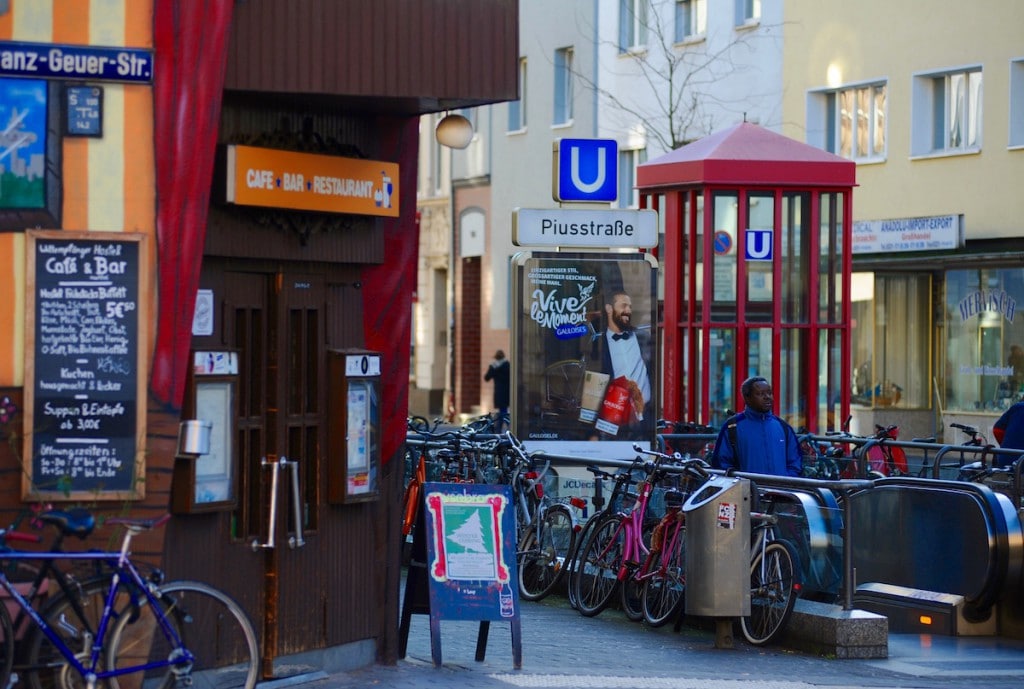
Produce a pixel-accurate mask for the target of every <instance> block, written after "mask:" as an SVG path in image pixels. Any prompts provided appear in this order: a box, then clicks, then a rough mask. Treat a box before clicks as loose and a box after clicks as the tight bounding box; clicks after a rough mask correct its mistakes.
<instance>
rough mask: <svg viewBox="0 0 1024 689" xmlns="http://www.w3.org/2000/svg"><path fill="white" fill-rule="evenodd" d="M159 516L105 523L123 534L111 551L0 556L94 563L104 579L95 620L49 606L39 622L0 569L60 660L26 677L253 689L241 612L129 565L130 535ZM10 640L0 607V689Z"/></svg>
mask: <svg viewBox="0 0 1024 689" xmlns="http://www.w3.org/2000/svg"><path fill="white" fill-rule="evenodd" d="M167 519H169V515H166V516H164V517H161V518H160V519H156V520H133V519H121V518H113V519H108V520H107V523H108V524H116V525H121V526H123V527H124V529H125V533H124V536H123V538H122V541H121V548H120V551H118V552H93V551H89V552H22V551H8V552H4V553H2V554H0V561H3V562H4V563H5V564H9V563H11V562H18V561H30V562H31V561H39V562H43V563H47V562H52V561H60V562H65V561H66V562H86V563H93V564H96V565H102V566H103V567H104V568H107V569H108V571H109V572H110V574H109V577H108V578H107V582H106V584H105V586H106V593H105V596H104V597H103V601H104V603H103V606H102V608H101V609H100V610H99V611H98V615H85V616H82V617H71V616H68V615H66V614H61V613H60V612H58V611H57V610H56V609H50V608H48V610H49V613H48V614H47V615H44V614H42V613H41V612H40V611H38V610H36V608H35V607H34V606H33V603H32V601H31V600H29V599H28V598H26V596H25V595H23V594H22V593H21V592H20V591H19V589H18V587H17V586H16V585H15V584H14V583H13V582H11V581H10V580H9V579H8V577H7V576H6V567H5V568H0V588H2V589H3V590H4V591H5V592H6V594H7V596H8V597H9V599H10V602H11V603H13V604H14V605H16V606H17V607H18V608H19V609H20V610H21V611H23V612H24V614H25V615H27V617H28V619H29V620H30V621H31V622H32V624H33V625H34V626H35V627H37V628H38V629H39V630H40V632H41V633H42V634H43V635H44V636H45V637H46V639H47V640H48V641H49V643H50V644H52V647H53V649H54V650H55V651H56V652H57V653H59V654H60V658H61V661H60V662H59V663H58V662H52V663H47V664H46V665H45V667H44V668H43V669H32V670H31V671H30V672H37V673H38V674H39V676H40V678H45V680H46V681H47V682H48V683H49V682H52V686H55V687H57V688H58V689H81V688H82V687H86V688H87V689H95V687H96V685H97V683H103V684H105V685H109V686H111V687H112V688H114V689H116V688H117V686H119V685H118V681H119V679H123V678H124V677H125V676H127V675H138V674H141V675H143V676H144V677H145V679H146V681H147V684H149V683H152V684H154V685H155V686H157V687H161V688H164V687H170V686H172V685H173V684H174V683H176V682H177V681H182V682H184V683H186V684H191V683H192V682H193V681H201V682H204V683H205V682H212V683H213V684H215V685H216V686H218V687H242V688H244V689H252V687H253V686H254V685H255V683H256V677H257V671H258V662H259V653H258V649H257V643H256V633H255V632H254V630H253V628H252V624H251V623H250V621H249V619H248V618H247V617H246V615H245V612H244V611H243V610H242V609H241V607H239V606H238V604H237V603H235V602H234V600H232V599H231V598H230V597H228V596H227V595H226V594H224V593H222V592H221V591H219V590H217V589H215V588H213V587H211V586H209V585H207V584H203V583H200V582H195V581H178V582H171V583H162V582H160V581H157V580H154V578H153V577H146V576H144V575H143V572H142V570H140V568H139V566H138V565H137V564H136V563H135V562H133V561H132V560H131V558H130V556H129V551H130V546H131V541H132V538H133V537H134V536H135V535H137V534H139V533H141V532H142V531H145V530H147V529H151V528H155V527H157V526H160V525H162V524H163V523H165V522H166V521H167ZM76 595H78V596H79V598H80V595H81V594H79V593H78V592H73V593H72V594H69V595H64V597H63V602H62V600H60V599H58V600H55V601H54V604H55V605H54V608H56V607H57V606H58V605H61V604H63V605H71V604H72V599H73V598H74V597H75V596H76ZM94 612H96V611H94ZM94 623H95V624H94ZM15 638H16V635H15V632H14V627H13V623H12V621H11V617H10V614H9V613H8V612H7V607H6V606H0V662H2V664H0V687H8V686H10V684H9V681H10V679H11V673H12V668H13V667H14V650H15ZM30 660H31V658H30ZM37 660H38V659H37ZM44 686H51V685H50V684H46V685H44Z"/></svg>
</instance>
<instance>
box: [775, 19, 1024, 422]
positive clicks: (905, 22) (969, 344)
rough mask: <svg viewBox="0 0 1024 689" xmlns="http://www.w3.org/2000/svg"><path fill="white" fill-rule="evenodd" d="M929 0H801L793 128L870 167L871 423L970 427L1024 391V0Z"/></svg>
mask: <svg viewBox="0 0 1024 689" xmlns="http://www.w3.org/2000/svg"><path fill="white" fill-rule="evenodd" d="M921 9H922V8H921V7H919V6H917V5H915V4H913V3H909V4H906V3H904V4H897V5H893V4H887V3H881V2H868V3H859V4H858V5H857V7H856V8H853V7H845V6H843V7H840V6H831V5H830V6H829V7H827V8H825V7H824V6H822V5H820V4H819V3H814V2H804V1H797V2H786V3H785V12H786V23H785V40H784V54H785V70H784V75H785V84H784V88H783V115H784V116H783V121H784V123H785V124H784V126H783V128H782V133H784V134H787V135H789V136H791V137H793V138H797V139H799V140H803V141H806V142H807V143H810V144H813V145H815V146H819V147H821V148H824V149H826V150H829V151H831V152H834V153H837V154H839V155H842V156H843V157H846V158H849V159H852V160H854V161H855V162H857V166H858V167H857V182H858V187H857V189H856V190H855V193H854V204H853V210H854V226H853V227H852V228H851V229H852V231H853V233H854V236H853V241H854V271H855V274H854V294H853V299H854V310H853V324H852V325H853V362H852V370H851V373H850V375H851V377H852V385H853V401H854V405H853V419H854V424H855V427H854V429H853V430H855V431H859V432H867V433H870V432H873V429H874V424H882V425H890V424H898V425H900V426H902V427H903V431H902V433H901V437H905V438H910V437H925V436H939V437H942V438H943V439H944V440H945V441H947V442H961V441H963V440H966V437H965V436H963V435H962V434H960V433H959V432H958V431H955V430H953V429H950V428H949V424H950V423H955V422H959V423H964V424H968V425H971V426H975V427H977V428H979V429H980V430H981V431H982V432H983V433H984V434H985V435H987V436H989V437H991V425H992V423H993V421H994V420H995V419H996V418H998V415H999V414H1000V413H1001V412H1002V410H1003V409H1005V408H1006V407H1007V406H1008V405H1009V404H1011V403H1012V402H1013V401H1015V400H1016V399H1017V398H1018V397H1019V395H1020V394H1021V382H1022V377H1021V371H1022V366H1024V362H1022V361H1021V358H1020V352H1021V349H1020V347H1021V339H1022V336H1024V333H1022V330H1021V329H1022V327H1024V324H1022V321H1021V319H1020V317H1019V316H1018V314H1017V313H1016V308H1017V304H1018V302H1019V300H1020V299H1021V295H1022V290H1024V272H1022V268H1021V263H1022V261H1021V259H1022V252H1021V249H1020V246H1019V237H1020V236H1021V234H1022V227H1021V222H1020V217H1021V215H1022V211H1024V200H1022V199H1021V197H1020V195H1019V194H1016V193H1013V192H1012V191H1011V187H1012V183H1011V180H1015V179H1018V178H1020V176H1021V174H1022V173H1024V150H1022V147H1024V108H1022V106H1021V104H1022V103H1024V55H1022V50H1021V43H1020V40H1019V35H1018V33H1017V32H1016V31H1015V30H1014V28H1013V27H1014V26H1016V25H1017V24H1019V23H1020V21H1021V20H1022V19H1024V7H1021V6H1020V5H1019V3H1015V2H1012V1H1011V0H989V1H987V2H982V3H976V4H975V5H972V6H971V7H970V8H969V11H968V12H967V13H966V14H965V13H961V12H955V11H952V10H953V9H954V8H953V6H949V7H948V8H945V7H937V6H929V7H928V9H927V11H921ZM947 9H948V10H950V11H943V10H947ZM960 9H963V8H960ZM883 17H884V20H883V19H881V18H883ZM883 21H884V27H883V26H882V25H881V24H880V22H883ZM950 32H955V33H956V36H957V39H956V40H955V41H951V42H950V41H945V40H936V37H937V36H940V35H950Z"/></svg>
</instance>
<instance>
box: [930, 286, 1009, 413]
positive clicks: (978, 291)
mask: <svg viewBox="0 0 1024 689" xmlns="http://www.w3.org/2000/svg"><path fill="white" fill-rule="evenodd" d="M1022 298H1024V270H1022V269H1019V268H1013V269H1011V268H1002V269H1000V268H983V269H977V270H954V271H949V272H948V273H947V274H946V295H945V317H946V332H947V334H948V335H947V340H946V352H945V357H944V359H945V370H944V382H945V390H944V400H945V405H944V406H945V409H946V411H989V412H994V413H995V412H1000V411H1002V410H1003V409H1005V408H1007V407H1009V406H1010V404H1012V403H1013V402H1014V401H1016V400H1017V399H1018V398H1019V397H1020V395H1021V394H1024V319H1018V318H1017V304H1018V302H1019V300H1020V299H1022Z"/></svg>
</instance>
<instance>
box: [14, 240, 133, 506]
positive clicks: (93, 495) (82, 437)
mask: <svg viewBox="0 0 1024 689" xmlns="http://www.w3.org/2000/svg"><path fill="white" fill-rule="evenodd" d="M26 234H27V238H28V242H27V248H26V256H27V257H28V259H27V262H28V270H27V281H26V284H27V288H26V317H25V331H26V347H25V350H26V359H25V361H26V364H25V424H26V426H25V431H26V434H27V439H26V447H25V453H26V459H25V469H26V472H25V474H24V475H25V478H24V481H23V486H22V494H23V497H26V498H29V497H31V498H46V499H51V500H60V499H72V500H78V499H95V500H103V499H126V498H141V497H143V495H144V494H145V472H144V464H143V455H144V453H143V450H144V438H145V406H144V404H145V399H146V397H145V390H146V380H145V379H146V371H147V368H146V366H145V361H146V359H145V350H144V348H143V347H142V343H143V342H144V338H143V330H142V325H143V324H146V323H147V322H148V308H146V307H147V305H148V303H149V300H148V299H147V298H145V296H144V295H142V294H141V290H142V289H143V286H144V285H147V284H148V281H147V280H145V279H144V278H145V273H146V266H145V265H144V263H145V255H146V254H145V251H144V246H145V236H144V235H136V234H122V233H100V232H70V231H37V232H28V233H26Z"/></svg>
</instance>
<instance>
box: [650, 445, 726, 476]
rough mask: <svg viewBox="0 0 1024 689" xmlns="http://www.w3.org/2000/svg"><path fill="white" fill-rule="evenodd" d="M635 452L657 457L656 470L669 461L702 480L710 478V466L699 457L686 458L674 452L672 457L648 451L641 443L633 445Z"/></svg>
mask: <svg viewBox="0 0 1024 689" xmlns="http://www.w3.org/2000/svg"><path fill="white" fill-rule="evenodd" d="M633 450H634V451H636V452H638V453H640V454H644V455H651V456H652V457H656V458H657V460H658V461H656V462H654V469H657V468H659V466H660V464H661V462H662V461H665V460H668V461H670V462H672V464H673V465H675V466H680V467H682V468H683V469H684V470H687V471H693V472H695V473H697V474H698V475H699V476H700V477H701V478H707V477H708V476H710V474H709V473H708V471H707V470H708V468H710V465H709V464H708V463H707V462H705V461H704V460H703V459H700V458H699V457H690V456H689V455H686V456H685V457H684V456H683V455H681V454H679V453H678V452H673V453H672V454H671V455H668V454H665V453H664V452H658V451H657V450H647V449H645V448H644V447H643V446H641V445H640V444H639V443H633Z"/></svg>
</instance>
